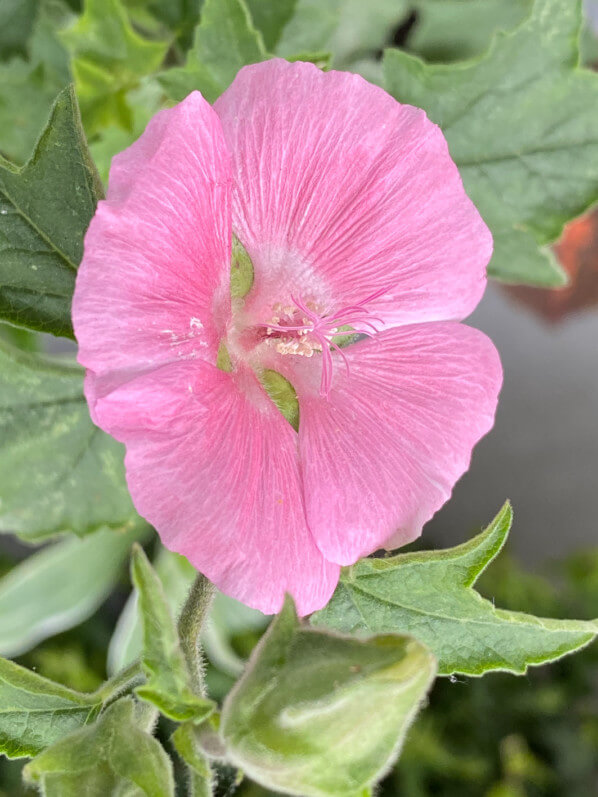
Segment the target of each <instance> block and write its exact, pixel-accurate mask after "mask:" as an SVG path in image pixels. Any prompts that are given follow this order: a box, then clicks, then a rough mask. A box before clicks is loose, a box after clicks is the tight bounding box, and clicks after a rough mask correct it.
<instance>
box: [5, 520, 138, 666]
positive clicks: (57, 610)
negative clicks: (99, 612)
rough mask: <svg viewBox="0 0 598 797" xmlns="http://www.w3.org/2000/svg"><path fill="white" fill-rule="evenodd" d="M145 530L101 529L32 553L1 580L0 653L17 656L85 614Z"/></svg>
mask: <svg viewBox="0 0 598 797" xmlns="http://www.w3.org/2000/svg"><path fill="white" fill-rule="evenodd" d="M148 531H149V527H148V526H147V524H146V523H144V522H143V523H140V525H139V527H138V528H136V529H135V530H134V531H133V532H122V531H118V530H112V529H111V530H101V531H97V532H95V533H94V534H90V535H89V536H88V537H86V538H85V539H83V540H80V539H77V538H70V539H66V540H63V541H61V542H58V543H56V544H55V545H51V546H49V547H47V548H44V549H43V550H42V551H39V552H37V553H34V554H32V555H31V556H29V557H28V558H27V559H24V560H23V561H22V562H21V563H20V564H18V565H17V566H16V567H14V568H13V569H12V570H11V571H10V572H9V573H8V575H6V576H4V578H2V579H0V653H1V654H2V655H3V656H18V655H20V654H21V653H24V652H25V651H27V650H30V649H31V648H32V647H34V646H35V645H37V644H38V643H39V642H41V641H42V640H44V639H47V638H48V637H50V636H52V635H54V634H58V633H60V632H62V631H66V630H67V629H69V628H72V627H73V626H75V625H77V624H78V623H81V622H83V620H86V619H87V618H88V617H90V616H91V615H92V614H93V613H94V612H95V611H96V609H97V608H98V607H99V606H100V604H102V603H103V601H104V600H105V599H106V598H107V597H108V594H109V593H110V591H111V590H112V588H113V587H114V584H115V582H116V580H117V579H118V576H119V574H120V572H121V570H122V566H123V564H124V562H125V561H126V559H127V556H128V552H129V549H130V547H131V545H132V544H133V542H134V541H135V540H136V539H139V538H141V537H143V536H145V535H146V534H147V533H148Z"/></svg>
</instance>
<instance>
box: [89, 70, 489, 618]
mask: <svg viewBox="0 0 598 797" xmlns="http://www.w3.org/2000/svg"><path fill="white" fill-rule="evenodd" d="M233 233H234V235H235V236H236V237H237V238H238V239H239V240H240V241H241V243H242V244H243V246H244V247H245V249H246V251H247V252H248V253H249V255H250V257H251V260H252V263H253V268H254V281H253V285H252V287H251V289H250V291H249V292H248V293H247V295H246V296H245V297H244V298H243V299H239V298H236V299H233V300H232V301H231V293H230V263H231V239H232V234H233ZM491 251H492V239H491V236H490V233H489V231H488V229H487V228H486V226H485V225H484V223H483V221H482V220H481V218H480V216H479V215H478V213H477V211H476V209H475V207H474V206H473V205H472V203H471V202H470V200H469V199H468V198H467V196H466V194H465V192H464V190H463V186H462V183H461V180H460V178H459V174H458V171H457V168H456V167H455V165H454V164H453V162H452V160H451V158H450V156H449V153H448V149H447V145H446V142H445V140H444V137H443V135H442V133H441V132H440V130H439V128H438V127H436V126H435V125H433V124H432V123H431V122H430V121H429V120H428V119H427V117H426V115H425V114H424V112H423V111H421V110H418V109H416V108H412V107H410V106H407V105H400V104H399V103H397V102H395V100H394V99H392V98H391V97H390V96H389V95H388V94H386V93H385V92H384V91H382V90H381V89H379V88H377V87H375V86H372V85H370V84H368V83H366V82H365V81H364V80H362V79H361V78H360V77H358V76H356V75H351V74H347V73H341V72H328V73H323V72H321V71H319V70H318V69H316V68H315V67H314V66H312V65H311V64H306V63H294V64H289V63H287V62H285V61H282V60H272V61H268V62H266V63H261V64H257V65H255V66H250V67H246V68H245V69H243V70H241V72H240V73H239V74H238V76H237V78H236V79H235V81H234V83H233V84H232V86H231V87H230V88H229V89H228V90H227V91H226V92H225V93H224V94H223V96H222V97H221V98H220V99H219V100H218V102H217V103H216V104H215V106H214V108H212V107H211V106H210V105H208V104H207V103H206V102H205V101H204V100H203V98H202V97H201V95H200V94H199V93H197V92H194V93H193V94H191V95H189V97H187V99H186V100H184V101H183V102H182V103H180V104H179V105H177V106H176V107H174V108H172V109H169V110H165V111H162V112H161V113H159V114H157V115H156V116H155V117H154V118H153V119H152V121H151V122H150V124H149V125H148V127H147V130H146V131H145V133H144V134H143V135H142V136H141V138H140V139H139V140H138V141H137V142H136V143H135V144H133V145H132V146H131V147H130V148H129V149H128V150H126V151H125V152H123V153H121V154H120V155H118V156H117V157H116V158H115V159H114V161H113V164H112V170H111V173H110V188H109V191H108V198H107V199H106V201H104V202H100V204H99V206H98V209H97V212H96V215H95V217H94V219H93V221H92V222H91V225H90V228H89V231H88V233H87V236H86V239H85V257H84V259H83V263H82V264H81V268H80V270H79V276H78V279H77V287H76V292H75V299H74V306H73V312H74V324H75V330H76V333H77V338H78V340H79V344H80V350H79V361H80V362H81V363H82V364H83V365H84V366H85V367H86V368H87V369H88V370H87V380H86V392H87V398H88V401H89V405H90V408H91V412H92V416H93V418H94V420H95V422H96V423H97V424H98V425H99V426H101V427H102V428H103V429H105V430H106V431H108V432H109V433H110V434H112V435H114V436H115V437H116V438H118V439H119V440H121V441H123V442H124V443H125V445H126V449H127V454H126V468H127V477H128V483H129V487H130V490H131V494H132V496H133V501H134V503H135V505H136V507H137V509H138V510H139V512H140V513H141V515H143V516H144V517H145V518H147V520H148V521H149V522H150V523H152V524H153V525H154V526H155V527H156V529H157V530H158V533H159V534H160V536H161V538H162V540H163V542H164V543H165V545H166V546H167V547H168V548H171V549H172V550H175V551H178V552H180V553H182V554H184V555H185V556H186V557H187V558H188V559H189V560H190V561H191V562H192V563H193V564H194V565H195V566H196V567H197V568H198V569H199V570H200V571H201V572H203V573H204V574H205V575H206V576H207V577H208V578H210V579H211V580H212V581H214V582H215V583H216V584H217V585H218V587H220V589H222V590H223V591H224V592H226V593H228V594H229V595H232V596H234V597H236V598H238V599H240V600H242V601H244V602H245V603H248V604H249V605H251V606H254V607H257V608H258V609H261V610H262V611H264V612H274V611H276V610H278V608H279V607H280V605H281V602H282V600H283V595H284V593H285V591H286V592H290V593H291V594H292V595H293V596H294V598H295V600H296V602H297V605H298V609H299V611H300V612H301V613H302V614H306V613H309V612H311V611H313V610H315V609H318V608H320V607H321V606H323V605H324V604H325V603H326V602H327V601H328V599H329V597H330V595H331V594H332V592H333V590H334V588H335V585H336V583H337V580H338V574H339V568H340V566H341V565H348V564H351V563H353V562H355V561H356V560H357V559H358V558H360V557H362V556H364V555H367V554H369V553H371V552H372V551H374V550H376V549H377V548H380V547H381V546H392V547H396V546H400V545H404V544H405V543H407V542H409V541H410V540H413V539H414V538H415V537H417V536H418V535H419V534H420V532H421V528H422V525H423V524H424V523H425V522H426V521H427V520H428V519H429V518H430V517H431V516H432V515H433V514H434V512H436V510H437V509H438V508H439V507H440V506H442V504H443V503H444V502H445V501H446V500H447V499H448V497H449V496H450V493H451V490H452V487H453V485H454V483H455V482H456V481H457V479H458V478H459V477H460V476H461V475H462V474H463V472H464V471H465V470H466V469H467V467H468V465H469V460H470V456H471V451H472V448H473V446H474V445H475V443H476V442H477V441H478V440H479V439H480V437H482V435H484V434H485V433H486V432H487V431H488V430H489V429H490V428H491V426H492V423H493V419H494V411H495V407H496V399H497V394H498V391H499V388H500V383H501V367H500V362H499V359H498V356H497V353H496V351H495V349H494V347H493V345H492V343H491V342H490V341H489V340H488V339H487V338H486V337H485V336H484V335H483V334H481V333H480V332H478V331H477V330H475V329H471V328H469V327H467V326H464V325H462V324H459V323H456V322H458V321H460V320H461V319H463V318H464V317H465V316H467V315H468V314H469V313H470V312H471V311H472V310H473V308H474V307H475V306H476V304H477V303H478V301H479V299H480V297H481V295H482V293H483V290H484V286H485V267H486V264H487V262H488V260H489V258H490V255H491ZM339 327H349V328H350V329H352V330H357V331H359V332H362V333H364V334H363V335H362V337H361V339H360V340H359V341H358V342H353V343H352V344H351V345H348V346H345V347H343V348H341V347H339V346H338V343H339V342H340V337H339ZM219 352H220V359H219V360H218V356H219ZM226 354H228V358H229V360H230V367H231V368H232V370H223V368H222V367H217V365H216V363H217V360H218V361H219V363H220V365H222V363H223V362H224V363H226ZM228 367H229V365H228V364H227V365H225V368H228ZM264 369H268V370H270V371H276V372H277V373H278V374H281V375H282V376H284V377H285V378H286V379H287V380H288V381H289V382H290V383H291V384H292V386H293V387H294V389H295V391H296V395H297V398H298V403H299V412H300V415H299V418H300V420H299V427H298V432H296V431H295V429H294V428H293V426H292V425H291V423H290V422H289V421H287V420H286V418H285V417H283V415H282V414H281V412H280V411H279V409H278V408H277V406H276V405H275V404H274V402H273V401H272V399H271V398H270V397H269V395H268V393H267V392H266V391H265V390H264V387H263V386H262V382H261V381H260V375H261V374H262V373H263V370H264Z"/></svg>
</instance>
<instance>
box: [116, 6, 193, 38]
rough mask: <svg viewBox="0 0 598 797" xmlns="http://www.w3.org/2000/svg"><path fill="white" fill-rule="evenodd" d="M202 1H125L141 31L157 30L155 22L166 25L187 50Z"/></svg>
mask: <svg viewBox="0 0 598 797" xmlns="http://www.w3.org/2000/svg"><path fill="white" fill-rule="evenodd" d="M201 2H202V0H125V6H126V8H127V10H128V11H129V13H130V15H131V19H132V21H133V22H134V23H136V27H137V28H138V29H141V30H145V29H149V30H152V29H153V28H154V29H155V27H156V25H155V24H152V18H153V20H154V21H157V22H158V23H161V24H162V25H165V26H166V27H167V28H169V29H170V30H171V31H172V32H173V33H174V34H175V35H176V37H177V38H178V39H179V40H180V42H181V45H182V46H183V47H184V48H185V49H186V48H187V47H189V45H190V43H191V37H192V34H193V29H194V28H195V25H196V24H197V21H198V19H199V9H200V6H201Z"/></svg>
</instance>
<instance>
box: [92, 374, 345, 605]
mask: <svg viewBox="0 0 598 797" xmlns="http://www.w3.org/2000/svg"><path fill="white" fill-rule="evenodd" d="M239 380H241V383H242V384H239ZM96 415H97V418H98V422H99V424H100V425H101V426H102V428H104V429H105V430H106V431H108V432H110V433H111V434H113V435H114V436H115V437H116V438H117V439H119V440H121V441H123V442H124V443H125V444H126V447H127V455H126V459H125V464H126V468H127V480H128V483H129V489H130V491H131V495H132V497H133V502H134V503H135V506H136V508H137V510H138V511H139V512H140V513H141V515H143V517H145V518H146V519H147V520H148V521H149V522H150V523H151V524H152V525H153V526H155V528H156V529H157V531H158V533H159V535H160V537H161V539H162V541H163V542H164V544H165V545H166V546H167V547H168V548H170V549H171V550H174V551H177V552H178V553H181V554H183V555H184V556H186V557H187V558H188V559H189V561H190V562H191V563H192V564H193V565H194V566H195V567H197V569H198V570H200V571H201V572H202V573H204V575H206V576H207V577H208V578H209V579H210V580H211V581H213V582H214V583H215V584H216V585H217V586H218V587H219V588H220V589H221V590H223V591H224V592H226V593H227V594H228V595H231V596H232V597H234V598H237V599H238V600H241V601H243V602H244V603H247V604H248V605H250V606H253V607H254V608H256V609H260V610H261V611H263V612H265V613H267V614H269V613H273V612H277V611H278V610H279V609H280V607H281V605H282V602H283V598H284V594H285V592H289V593H290V594H291V595H292V596H293V597H294V599H295V601H296V603H297V606H298V611H299V612H301V613H302V614H307V613H309V612H312V611H314V610H315V609H318V608H321V607H322V606H324V605H325V603H326V602H327V601H328V599H329V598H330V596H331V594H332V592H333V591H334V588H335V586H336V583H337V580H338V574H339V568H338V566H336V565H334V564H330V563H329V562H326V561H325V560H324V558H323V556H322V554H321V553H320V552H319V550H318V548H317V547H316V545H315V543H314V541H313V538H312V536H311V533H310V531H309V529H308V526H307V522H306V519H305V509H304V504H303V496H302V487H301V480H300V473H299V466H298V456H297V436H296V434H295V432H294V431H293V430H292V428H291V426H290V425H289V424H288V423H287V421H286V420H285V419H284V418H283V417H282V415H281V414H280V413H279V412H278V410H276V409H275V407H274V404H273V403H272V402H271V401H270V399H268V398H267V397H266V396H265V394H264V393H263V391H262V390H261V388H260V387H259V385H258V383H257V381H256V380H255V378H254V377H253V375H252V374H250V373H249V372H241V373H240V374H235V375H232V374H229V373H225V372H223V371H220V370H219V369H218V368H215V367H214V366H212V365H210V364H208V363H204V362H201V361H199V360H196V361H195V362H193V363H176V364H171V365H166V366H163V367H162V368H159V369H157V370H155V371H153V372H152V373H149V374H146V375H144V376H140V377H138V378H137V379H134V380H132V381H131V382H128V383H127V384H126V385H123V386H122V387H120V388H118V389H117V390H115V391H114V392H113V393H111V394H109V395H107V396H105V397H104V398H100V399H99V400H98V402H97V404H96Z"/></svg>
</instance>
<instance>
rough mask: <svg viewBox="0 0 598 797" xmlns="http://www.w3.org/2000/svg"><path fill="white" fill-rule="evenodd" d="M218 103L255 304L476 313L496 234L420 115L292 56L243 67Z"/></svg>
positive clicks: (393, 320)
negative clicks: (266, 300) (291, 297)
mask: <svg viewBox="0 0 598 797" xmlns="http://www.w3.org/2000/svg"><path fill="white" fill-rule="evenodd" d="M214 107H215V110H216V111H217V113H218V115H219V116H220V119H221V121H222V127H223V130H224V135H225V137H226V140H227V142H228V146H229V149H230V151H231V154H232V165H233V176H234V180H235V188H234V192H233V229H234V230H235V232H236V234H237V235H238V236H239V238H240V240H241V241H242V242H243V244H244V245H245V247H246V248H247V250H248V251H249V253H250V255H251V256H252V259H253V262H254V266H255V271H256V282H255V286H256V288H258V287H259V288H260V290H259V291H258V290H256V291H254V297H270V296H278V299H279V300H282V299H284V298H285V296H284V295H281V294H283V293H289V292H291V293H293V292H294V293H295V294H299V295H303V298H307V299H309V298H311V297H310V294H314V293H315V295H316V296H317V295H318V292H319V293H320V295H322V293H323V294H324V295H326V294H328V298H329V299H331V300H332V301H334V302H335V303H337V304H338V305H343V304H344V305H350V304H352V303H353V304H354V303H356V302H362V301H364V300H365V299H367V298H368V297H369V296H371V295H372V294H374V293H376V292H377V291H378V290H384V291H385V293H384V294H383V295H382V296H381V297H379V298H378V299H376V300H373V301H372V302H371V303H369V304H368V308H370V309H371V310H372V311H373V312H375V313H376V315H380V316H381V317H382V318H383V319H384V321H385V323H386V324H391V325H393V324H404V323H419V322H421V321H429V320H443V319H457V320H458V319H462V318H464V317H465V316H467V315H468V314H469V313H470V312H471V311H472V310H473V308H474V307H475V306H476V304H477V303H478V301H479V299H480V297H481V295H482V293H483V290H484V286H485V269H486V265H487V263H488V260H489V259H490V256H491V253H492V237H491V235H490V232H489V230H488V229H487V227H486V225H485V224H484V222H483V221H482V219H481V218H480V216H479V214H478V212H477V210H476V209H475V207H474V205H473V204H472V203H471V201H470V200H469V198H468V197H467V195H466V194H465V191H464V189H463V185H462V182H461V178H460V176H459V172H458V170H457V167H456V166H455V164H454V163H453V161H452V160H451V158H450V155H449V152H448V147H447V144H446V141H445V139H444V136H443V135H442V132H441V131H440V129H439V128H438V127H437V126H436V125H434V124H433V123H432V122H430V121H429V119H428V118H427V117H426V115H425V113H424V112H423V111H421V110H419V109H417V108H413V107H411V106H409V105H401V104H399V103H398V102H396V101H395V100H394V99H393V98H392V97H390V95H388V94H387V93H386V92H385V91H383V90H382V89H380V88H378V87H377V86H373V85H371V84H369V83H367V82H366V81H365V80H363V79H362V78H361V77H359V76H358V75H352V74H349V73H346V72H325V73H324V72H321V71H320V70H319V69H317V68H316V67H315V66H313V65H312V64H307V63H301V62H296V63H292V64H289V63H287V62H286V61H282V60H271V61H267V62H265V63H260V64H255V65H253V66H248V67H245V68H243V69H242V70H241V71H240V72H239V74H238V75H237V77H236V78H235V80H234V82H233V84H232V86H231V87H230V88H229V89H228V90H227V91H226V92H225V93H224V94H223V95H222V97H221V98H220V99H219V100H218V101H217V102H216V104H215V106H214Z"/></svg>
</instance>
